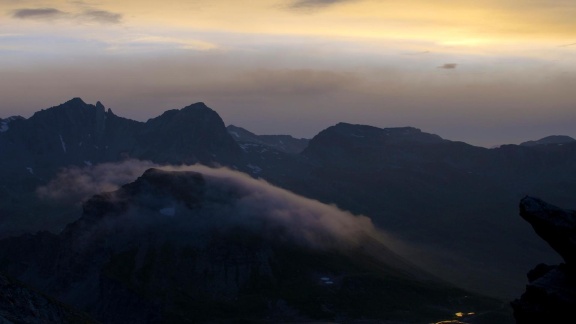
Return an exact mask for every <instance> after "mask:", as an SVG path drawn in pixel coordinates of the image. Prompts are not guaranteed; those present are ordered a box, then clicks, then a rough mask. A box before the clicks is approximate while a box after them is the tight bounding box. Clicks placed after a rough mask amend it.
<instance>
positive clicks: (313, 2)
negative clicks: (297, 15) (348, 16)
mask: <svg viewBox="0 0 576 324" xmlns="http://www.w3.org/2000/svg"><path fill="white" fill-rule="evenodd" d="M350 1H351V0H296V1H294V2H292V4H291V5H290V8H293V9H303V8H308V9H309V8H322V7H328V6H331V5H335V4H339V3H343V2H350Z"/></svg>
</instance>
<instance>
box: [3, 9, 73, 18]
mask: <svg viewBox="0 0 576 324" xmlns="http://www.w3.org/2000/svg"><path fill="white" fill-rule="evenodd" d="M68 15H69V14H68V13H66V12H64V11H61V10H58V9H56V8H24V9H17V10H14V12H13V13H12V17H14V18H18V19H57V18H63V17H66V16H68Z"/></svg>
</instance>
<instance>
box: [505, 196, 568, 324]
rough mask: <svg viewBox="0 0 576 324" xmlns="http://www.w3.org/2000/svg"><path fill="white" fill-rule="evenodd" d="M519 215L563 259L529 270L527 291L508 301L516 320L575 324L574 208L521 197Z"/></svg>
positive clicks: (519, 321) (517, 321) (520, 321)
mask: <svg viewBox="0 0 576 324" xmlns="http://www.w3.org/2000/svg"><path fill="white" fill-rule="evenodd" d="M520 215H521V216H522V218H524V219H525V220H526V221H527V222H529V223H530V224H531V225H532V227H533V228H534V231H535V232H536V233H537V234H538V235H539V236H540V237H541V238H542V239H544V240H545V241H546V242H548V244H550V246H551V247H552V248H553V249H554V250H555V251H556V252H558V254H560V256H562V258H563V259H564V262H563V263H561V264H559V265H546V264H539V265H537V266H536V267H535V268H534V269H532V270H531V271H530V272H528V281H529V283H528V285H527V286H526V291H525V292H524V293H523V294H522V296H521V297H520V298H519V299H516V300H514V301H513V302H512V303H511V305H512V308H513V309H514V317H515V319H516V323H576V313H575V312H574V309H575V307H576V211H573V210H565V209H561V208H559V207H556V206H553V205H550V204H548V203H546V202H544V201H542V200H540V199H538V198H533V197H524V198H523V199H522V200H521V202H520Z"/></svg>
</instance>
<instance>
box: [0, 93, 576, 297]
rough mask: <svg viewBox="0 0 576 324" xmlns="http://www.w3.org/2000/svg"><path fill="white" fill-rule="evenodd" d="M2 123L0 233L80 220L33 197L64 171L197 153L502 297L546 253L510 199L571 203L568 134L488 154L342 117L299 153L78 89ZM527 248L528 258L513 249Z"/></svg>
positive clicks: (198, 119) (575, 175)
mask: <svg viewBox="0 0 576 324" xmlns="http://www.w3.org/2000/svg"><path fill="white" fill-rule="evenodd" d="M7 125H8V129H7V130H6V131H4V132H0V152H2V154H5V155H4V156H6V157H9V158H4V159H1V160H0V215H2V216H3V217H2V218H0V236H3V237H5V236H8V235H12V234H14V233H16V232H18V231H22V230H25V231H36V230H38V229H49V230H51V231H59V229H60V228H61V227H62V226H64V225H65V224H67V223H69V222H70V221H73V220H75V219H76V218H77V217H78V216H77V215H78V213H77V209H78V207H77V206H76V207H75V208H76V210H75V211H73V210H72V207H70V208H69V209H66V210H65V209H63V208H64V207H63V206H61V205H57V204H55V203H51V202H45V201H39V200H38V198H37V196H36V192H35V191H36V188H38V186H41V185H45V184H46V183H48V182H49V181H50V180H51V179H53V178H54V176H55V175H56V173H57V172H59V170H60V169H61V168H71V167H84V168H86V169H90V168H91V165H92V166H95V165H98V164H100V163H102V162H121V161H127V160H129V159H146V160H151V161H153V162H156V163H158V164H174V165H180V164H192V163H196V162H198V163H202V164H206V165H212V166H227V167H230V168H231V169H235V170H239V171H242V172H245V173H247V174H250V175H251V176H252V177H255V178H261V179H264V180H266V181H268V182H270V183H272V184H274V185H277V186H279V187H282V188H284V189H287V190H290V191H292V192H295V193H298V194H300V195H303V196H305V197H309V198H312V199H315V200H319V201H321V202H323V203H326V204H333V205H336V206H338V207H340V208H342V209H344V210H349V211H351V212H353V213H354V214H361V215H366V216H368V217H370V218H371V219H372V220H373V222H374V223H375V224H376V225H377V226H379V227H381V228H383V229H385V230H387V231H390V232H391V233H393V234H394V235H396V236H397V237H399V238H400V239H402V240H405V241H406V242H409V243H410V244H413V245H414V246H416V247H417V248H415V249H414V250H412V252H414V255H413V257H414V259H415V260H416V261H419V262H421V265H425V266H430V267H431V269H432V268H433V269H434V271H435V274H443V275H444V277H445V278H449V279H451V280H453V281H454V282H457V283H458V284H460V285H463V286H465V287H467V288H470V289H475V290H477V291H482V292H483V293H490V294H493V295H498V296H504V297H510V296H511V295H513V296H515V295H516V291H515V290H514V289H518V287H520V288H522V287H523V286H524V282H523V280H522V275H523V273H524V272H525V269H526V268H527V267H530V266H531V265H532V264H533V263H534V261H533V258H534V259H537V260H538V261H540V260H547V259H548V260H552V261H551V262H553V261H554V258H555V257H556V256H555V255H554V254H553V253H550V252H549V251H548V250H547V249H546V247H543V246H542V245H541V243H540V242H539V240H536V239H531V238H530V237H531V236H530V234H531V233H530V232H529V231H528V230H527V229H526V228H525V227H523V224H521V223H520V224H519V222H517V220H516V217H515V215H516V206H515V201H517V200H518V199H519V198H520V197H522V196H524V195H526V194H531V195H535V196H540V197H543V198H544V199H546V200H548V201H551V202H553V203H555V204H558V205H566V206H571V205H570V204H572V203H573V197H574V196H575V195H576V143H574V142H568V143H565V144H564V145H536V146H522V145H503V146H501V147H499V148H495V149H487V148H483V147H477V146H473V145H469V144H466V143H463V142H458V141H450V140H447V139H443V138H441V137H440V136H438V135H434V134H429V133H425V132H423V131H421V130H419V129H416V128H412V127H399V128H378V127H374V126H367V125H353V124H348V123H339V124H337V125H334V126H331V127H329V128H327V129H325V130H323V131H321V132H320V133H319V134H318V135H316V136H314V137H313V138H312V139H310V140H308V141H307V145H306V147H305V148H304V149H303V150H302V152H301V153H296V151H295V150H294V149H293V148H289V147H285V148H284V149H282V148H281V147H279V146H277V144H278V143H279V142H278V141H276V140H277V139H281V138H280V137H277V138H272V139H273V141H271V142H266V141H264V140H263V137H262V135H254V134H253V133H250V132H249V131H246V132H245V133H243V135H241V136H240V137H242V136H245V137H243V138H244V140H245V141H241V140H240V141H239V140H238V137H236V136H235V135H234V134H231V133H230V130H232V132H238V131H239V130H240V128H234V127H232V126H228V128H227V127H225V124H224V122H223V121H222V119H221V118H220V117H219V116H218V114H217V113H216V112H215V111H213V110H212V109H210V108H208V107H207V106H206V105H205V104H203V103H196V104H193V105H190V106H188V107H185V108H183V109H175V110H169V111H167V112H165V113H163V114H162V115H160V116H158V117H155V118H151V119H150V120H148V121H147V122H138V121H133V120H129V119H126V118H122V117H118V116H116V115H114V114H113V113H112V111H111V110H106V109H105V107H104V106H103V105H102V104H98V103H97V104H96V105H89V104H86V103H84V102H83V101H82V100H81V99H79V98H76V99H73V100H70V101H68V102H66V103H64V104H62V105H59V106H56V107H52V108H49V109H46V110H43V111H40V112H38V113H36V114H34V116H32V117H30V118H28V119H22V118H17V119H14V120H11V121H10V122H9V123H8V124H7ZM238 134H239V135H240V133H238ZM251 134H252V135H251ZM282 141H283V142H284V140H283V139H282ZM284 143H285V144H286V142H284ZM526 237H528V238H526ZM527 247H528V248H529V249H530V251H531V253H530V254H527V253H524V252H522V251H525V249H526V248H527ZM454 260H459V261H458V267H456V266H454V263H455V261H454ZM518 274H520V275H518ZM471 278H472V279H471Z"/></svg>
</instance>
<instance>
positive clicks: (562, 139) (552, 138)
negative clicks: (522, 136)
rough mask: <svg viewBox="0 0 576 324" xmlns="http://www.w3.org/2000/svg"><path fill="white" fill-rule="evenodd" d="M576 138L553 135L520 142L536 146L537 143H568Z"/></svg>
mask: <svg viewBox="0 0 576 324" xmlns="http://www.w3.org/2000/svg"><path fill="white" fill-rule="evenodd" d="M575 141H576V140H575V139H573V138H572V137H570V136H566V135H551V136H546V137H544V138H541V139H539V140H537V141H527V142H523V143H520V146H536V145H551V144H566V143H573V142H575Z"/></svg>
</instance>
